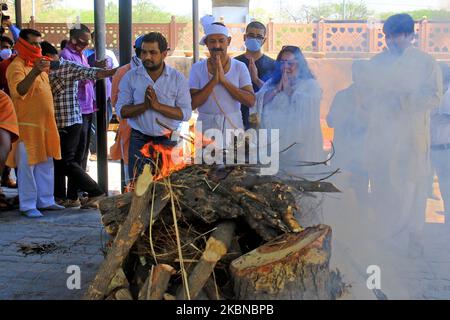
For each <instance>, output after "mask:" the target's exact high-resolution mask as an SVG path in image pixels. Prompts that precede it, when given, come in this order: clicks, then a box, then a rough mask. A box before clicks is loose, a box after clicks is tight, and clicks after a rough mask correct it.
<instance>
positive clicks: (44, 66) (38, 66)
mask: <svg viewBox="0 0 450 320" xmlns="http://www.w3.org/2000/svg"><path fill="white" fill-rule="evenodd" d="M33 71H34V72H35V73H36V74H41V73H42V72H49V71H50V61H48V60H45V59H38V60H36V61H35V62H34V67H33Z"/></svg>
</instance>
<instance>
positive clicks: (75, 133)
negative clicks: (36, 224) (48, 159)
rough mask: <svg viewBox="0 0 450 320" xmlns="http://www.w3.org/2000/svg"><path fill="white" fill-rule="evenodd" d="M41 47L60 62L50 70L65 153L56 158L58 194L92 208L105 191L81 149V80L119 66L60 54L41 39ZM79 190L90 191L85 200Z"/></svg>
mask: <svg viewBox="0 0 450 320" xmlns="http://www.w3.org/2000/svg"><path fill="white" fill-rule="evenodd" d="M41 48H42V55H44V56H47V57H49V58H51V59H52V60H53V61H57V62H59V66H58V64H56V66H55V67H54V68H51V70H50V74H49V78H50V86H51V88H52V93H53V101H54V105H55V118H56V124H57V126H58V131H59V135H60V141H61V157H62V159H61V160H57V161H55V198H56V199H57V201H58V200H59V203H60V204H62V205H64V206H65V207H79V206H81V208H89V207H91V206H92V205H95V203H96V202H98V200H100V199H101V198H102V197H103V196H104V193H103V191H102V190H101V189H100V187H99V186H98V184H97V183H96V182H95V181H94V180H93V179H92V178H91V177H90V176H89V175H88V174H87V173H86V172H85V171H84V170H83V168H82V166H81V160H82V156H83V153H82V152H80V150H78V149H79V145H80V144H79V140H80V136H81V130H82V126H83V125H82V123H83V119H82V115H81V109H80V103H79V101H78V81H82V80H98V79H104V78H109V77H112V76H113V75H114V73H115V72H116V70H117V69H112V70H104V69H99V68H89V67H85V66H82V65H80V64H77V63H75V62H72V61H68V60H65V59H63V58H59V56H58V51H57V50H56V48H55V47H53V46H52V45H51V44H50V43H48V42H45V41H44V42H42V43H41ZM66 176H67V177H68V186H67V192H66V184H65V182H66V181H65V177H66ZM78 190H81V191H85V192H87V193H88V198H86V199H83V200H82V202H81V203H80V201H79V199H78Z"/></svg>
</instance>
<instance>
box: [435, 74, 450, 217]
mask: <svg viewBox="0 0 450 320" xmlns="http://www.w3.org/2000/svg"><path fill="white" fill-rule="evenodd" d="M442 67H443V72H442V74H443V77H444V90H445V89H447V90H446V91H445V94H444V98H443V99H442V104H441V105H440V106H439V107H438V108H435V109H433V110H432V112H431V163H432V165H433V168H434V169H435V170H436V174H437V176H438V179H439V189H440V191H441V195H442V200H443V201H444V210H445V213H446V214H447V217H448V218H446V219H445V220H446V223H447V224H448V223H449V222H448V220H449V219H450V216H449V214H450V88H449V83H450V68H449V67H448V66H446V65H445V66H442Z"/></svg>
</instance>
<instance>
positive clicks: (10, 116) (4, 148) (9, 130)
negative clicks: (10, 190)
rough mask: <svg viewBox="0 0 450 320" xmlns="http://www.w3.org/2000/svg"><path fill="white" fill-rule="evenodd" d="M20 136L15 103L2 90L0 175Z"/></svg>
mask: <svg viewBox="0 0 450 320" xmlns="http://www.w3.org/2000/svg"><path fill="white" fill-rule="evenodd" d="M18 138H19V126H18V124H17V117H16V112H15V111H14V105H13V103H12V101H11V99H10V98H9V97H8V95H7V94H6V93H5V92H4V91H2V90H0V176H1V175H2V173H3V168H4V167H5V163H6V159H7V157H8V154H9V152H10V151H11V144H12V143H13V142H15V141H16V140H17V139H18Z"/></svg>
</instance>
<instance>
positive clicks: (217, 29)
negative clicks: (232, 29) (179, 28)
mask: <svg viewBox="0 0 450 320" xmlns="http://www.w3.org/2000/svg"><path fill="white" fill-rule="evenodd" d="M200 22H201V24H202V26H203V30H204V31H205V35H204V36H203V38H202V39H201V40H200V44H201V45H203V46H204V45H206V43H205V40H206V37H208V36H210V35H212V34H223V35H224V36H226V37H228V36H229V35H228V28H227V27H225V26H222V25H219V24H213V23H214V17H213V16H212V15H206V16H204V17H203V18H201V19H200Z"/></svg>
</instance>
